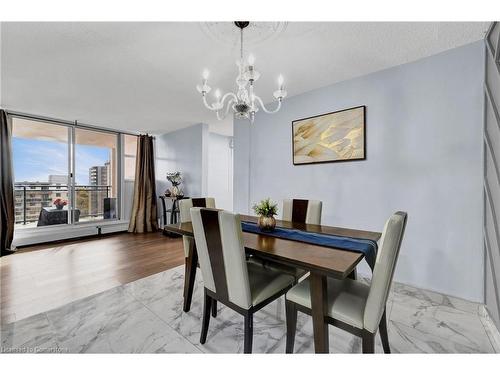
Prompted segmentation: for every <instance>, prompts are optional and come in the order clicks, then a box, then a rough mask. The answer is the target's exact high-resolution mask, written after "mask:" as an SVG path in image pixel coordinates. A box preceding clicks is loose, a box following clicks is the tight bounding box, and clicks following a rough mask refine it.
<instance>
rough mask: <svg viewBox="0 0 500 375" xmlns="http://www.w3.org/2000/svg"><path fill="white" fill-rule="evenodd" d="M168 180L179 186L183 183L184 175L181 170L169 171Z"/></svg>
mask: <svg viewBox="0 0 500 375" xmlns="http://www.w3.org/2000/svg"><path fill="white" fill-rule="evenodd" d="M167 180H169V181H170V183H171V184H172V186H179V185H180V184H181V183H182V175H181V172H179V171H177V172H170V173H167Z"/></svg>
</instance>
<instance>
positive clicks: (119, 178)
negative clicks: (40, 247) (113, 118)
mask: <svg viewBox="0 0 500 375" xmlns="http://www.w3.org/2000/svg"><path fill="white" fill-rule="evenodd" d="M7 116H8V117H9V120H10V121H11V124H12V126H13V127H14V119H16V118H17V119H24V120H30V121H36V122H44V123H47V124H52V125H58V126H65V127H66V128H67V130H68V140H67V146H68V185H67V188H68V209H70V210H71V211H70V212H71V215H68V223H66V224H56V225H51V226H46V227H35V228H34V227H26V228H23V227H21V226H19V227H16V228H15V230H16V231H33V230H37V231H38V230H44V229H47V228H60V227H66V226H70V227H73V228H76V227H78V226H88V225H89V224H90V225H94V224H97V225H99V224H101V225H103V224H107V223H110V224H116V223H117V222H123V221H124V219H123V217H122V216H123V212H124V194H123V192H124V183H125V181H133V180H125V179H124V160H125V154H124V150H125V148H124V138H125V137H124V135H130V136H136V137H137V136H138V135H137V134H133V133H127V132H124V131H120V130H114V129H107V128H103V127H99V126H93V125H88V124H83V123H78V122H77V121H74V122H72V121H64V120H58V119H53V118H47V117H42V116H35V115H28V114H23V113H17V112H9V111H7ZM76 129H84V130H91V131H97V132H104V133H110V134H113V135H116V153H117V157H116V159H117V160H116V164H117V165H116V182H115V183H116V186H117V189H116V198H117V207H116V210H117V217H116V218H115V219H99V220H91V221H83V222H77V223H75V220H74V211H73V208H75V198H76V192H75V190H76V189H75V182H76V181H75V179H76V177H75V170H76V169H75V165H76V160H75V159H76V153H75V150H76V146H77V145H76V143H75V141H76ZM127 156H129V157H130V156H134V155H127ZM135 157H137V156H135ZM14 174H15V171H14ZM134 179H135V176H134ZM125 221H128V219H126V220H125Z"/></svg>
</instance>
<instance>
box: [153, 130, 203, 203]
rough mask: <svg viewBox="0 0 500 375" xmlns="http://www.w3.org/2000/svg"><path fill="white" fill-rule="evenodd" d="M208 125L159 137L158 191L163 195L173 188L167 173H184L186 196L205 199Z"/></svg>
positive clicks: (157, 152)
mask: <svg viewBox="0 0 500 375" xmlns="http://www.w3.org/2000/svg"><path fill="white" fill-rule="evenodd" d="M207 139H208V125H206V124H197V125H193V126H190V127H188V128H184V129H181V130H177V131H174V132H171V133H166V134H163V135H160V136H157V137H156V181H157V184H156V189H157V194H158V195H160V194H162V193H164V192H165V190H166V189H167V188H170V187H171V184H170V182H168V181H167V178H166V174H167V172H175V171H180V172H181V173H182V177H183V179H184V182H183V183H182V189H183V190H184V194H185V195H187V196H190V197H201V196H204V195H205V194H206V186H207V166H206V158H207V156H206V155H207V152H208V150H207V148H206V147H207V146H206V144H207V142H208V141H207Z"/></svg>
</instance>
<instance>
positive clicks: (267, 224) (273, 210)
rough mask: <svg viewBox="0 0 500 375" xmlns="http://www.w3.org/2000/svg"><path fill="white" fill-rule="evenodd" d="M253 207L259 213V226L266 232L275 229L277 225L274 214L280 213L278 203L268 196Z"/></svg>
mask: <svg viewBox="0 0 500 375" xmlns="http://www.w3.org/2000/svg"><path fill="white" fill-rule="evenodd" d="M252 208H253V210H254V211H255V213H256V214H257V215H259V221H258V225H259V228H260V229H261V230H262V231H265V232H269V231H272V230H274V228H275V227H276V219H275V218H274V215H276V214H277V213H278V205H277V204H276V203H274V202H272V201H271V199H269V198H267V199H263V200H261V201H260V203H259V204H255V205H254V206H253V207H252Z"/></svg>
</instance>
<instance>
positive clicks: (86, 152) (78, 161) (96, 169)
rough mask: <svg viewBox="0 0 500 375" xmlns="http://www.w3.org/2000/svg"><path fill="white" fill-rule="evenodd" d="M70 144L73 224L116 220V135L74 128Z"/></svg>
mask: <svg viewBox="0 0 500 375" xmlns="http://www.w3.org/2000/svg"><path fill="white" fill-rule="evenodd" d="M74 143H75V167H74V168H75V173H74V176H75V178H74V192H75V193H74V199H75V204H74V206H75V217H74V220H75V222H76V221H95V220H110V219H117V218H118V184H117V177H118V170H119V169H118V135H117V134H116V133H110V132H103V131H96V130H87V129H80V128H76V129H75V141H74ZM77 216H78V217H77Z"/></svg>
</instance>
